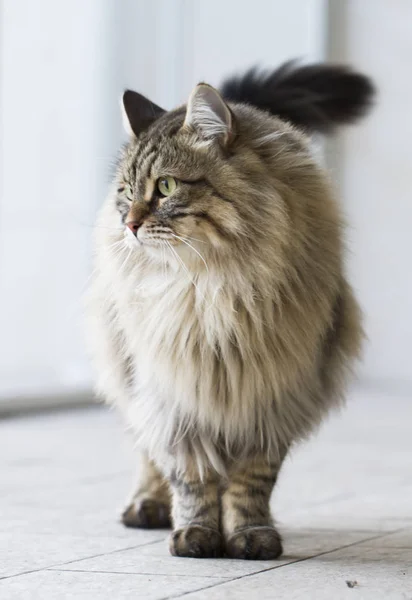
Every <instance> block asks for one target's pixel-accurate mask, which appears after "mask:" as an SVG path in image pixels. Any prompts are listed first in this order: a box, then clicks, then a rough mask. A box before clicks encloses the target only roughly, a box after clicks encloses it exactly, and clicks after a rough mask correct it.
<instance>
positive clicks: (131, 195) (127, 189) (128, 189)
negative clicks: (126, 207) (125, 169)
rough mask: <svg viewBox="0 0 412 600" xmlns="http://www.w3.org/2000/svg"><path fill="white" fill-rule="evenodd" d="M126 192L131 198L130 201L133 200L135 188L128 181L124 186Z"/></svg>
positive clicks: (127, 196) (128, 197)
mask: <svg viewBox="0 0 412 600" xmlns="http://www.w3.org/2000/svg"><path fill="white" fill-rule="evenodd" d="M124 193H125V196H126V198H127V199H128V200H130V201H132V200H133V190H132V187H131V186H130V185H129V184H128V183H126V185H125V186H124Z"/></svg>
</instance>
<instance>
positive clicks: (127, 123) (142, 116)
mask: <svg viewBox="0 0 412 600" xmlns="http://www.w3.org/2000/svg"><path fill="white" fill-rule="evenodd" d="M121 108H122V116H123V125H124V128H125V129H126V132H127V133H128V134H129V135H130V136H133V137H137V136H138V135H139V134H140V133H142V131H144V130H145V129H147V128H148V127H149V126H150V125H151V124H152V123H154V121H156V119H158V118H159V117H160V116H161V115H163V113H165V112H166V111H164V110H163V108H160V106H157V104H154V102H151V101H150V100H148V99H147V98H145V96H142V94H139V93H138V92H133V91H132V90H126V91H125V92H124V94H123V97H122V101H121Z"/></svg>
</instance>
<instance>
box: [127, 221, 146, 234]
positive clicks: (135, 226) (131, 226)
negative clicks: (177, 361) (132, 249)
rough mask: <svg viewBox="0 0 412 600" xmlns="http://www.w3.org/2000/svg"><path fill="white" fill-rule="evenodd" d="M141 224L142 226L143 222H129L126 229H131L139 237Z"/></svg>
mask: <svg viewBox="0 0 412 600" xmlns="http://www.w3.org/2000/svg"><path fill="white" fill-rule="evenodd" d="M141 224H142V221H127V223H126V227H128V228H129V229H130V231H131V232H132V233H133V235H136V236H137V231H138V229H139V227H140V225H141Z"/></svg>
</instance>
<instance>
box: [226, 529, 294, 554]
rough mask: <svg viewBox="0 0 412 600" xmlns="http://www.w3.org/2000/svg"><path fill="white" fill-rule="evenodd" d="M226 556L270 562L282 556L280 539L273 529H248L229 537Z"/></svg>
mask: <svg viewBox="0 0 412 600" xmlns="http://www.w3.org/2000/svg"><path fill="white" fill-rule="evenodd" d="M226 554H227V556H229V557H230V558H242V559H245V560H272V559H274V558H278V557H279V556H280V555H281V554H282V539H281V537H280V535H279V533H278V532H277V531H276V529H275V528H274V527H248V528H247V529H242V530H241V531H238V532H236V533H234V534H233V535H231V536H230V538H229V539H228V540H227V542H226Z"/></svg>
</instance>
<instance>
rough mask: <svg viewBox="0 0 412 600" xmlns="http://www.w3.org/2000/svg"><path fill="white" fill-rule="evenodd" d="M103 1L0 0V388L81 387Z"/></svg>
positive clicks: (33, 391)
mask: <svg viewBox="0 0 412 600" xmlns="http://www.w3.org/2000/svg"><path fill="white" fill-rule="evenodd" d="M105 8H106V5H105V3H104V2H101V1H100V0H87V2H84V1H83V0H61V1H59V2H56V1H55V0H36V2H32V1H31V0H3V3H2V5H1V10H2V14H1V15H0V19H1V24H2V26H1V44H2V51H1V82H2V86H1V100H0V107H1V138H2V163H1V173H2V179H1V192H0V302H1V310H0V332H1V334H0V396H1V397H9V396H22V395H29V396H31V395H38V394H43V393H54V392H61V391H67V392H71V391H78V390H79V389H82V388H84V387H87V388H88V387H90V374H89V370H88V367H87V363H86V360H85V357H84V353H83V344H82V341H81V339H82V335H81V329H80V326H79V324H78V323H79V320H78V318H77V317H78V315H79V312H80V311H79V296H80V293H81V289H82V286H83V285H84V283H85V282H86V279H87V276H88V273H89V258H88V257H89V238H90V231H91V229H90V226H91V225H92V222H93V217H94V213H95V209H96V205H97V198H98V197H99V196H101V195H102V194H103V193H104V186H103V179H104V175H103V170H102V167H103V166H104V161H105V157H101V156H100V151H101V148H102V146H104V144H102V133H101V132H102V130H103V128H104V124H103V121H102V116H103V114H104V99H103V103H101V96H102V90H103V80H104V65H105V45H104V43H103V39H102V38H103V36H104V33H105V20H106V14H105ZM102 159H103V160H102Z"/></svg>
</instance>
